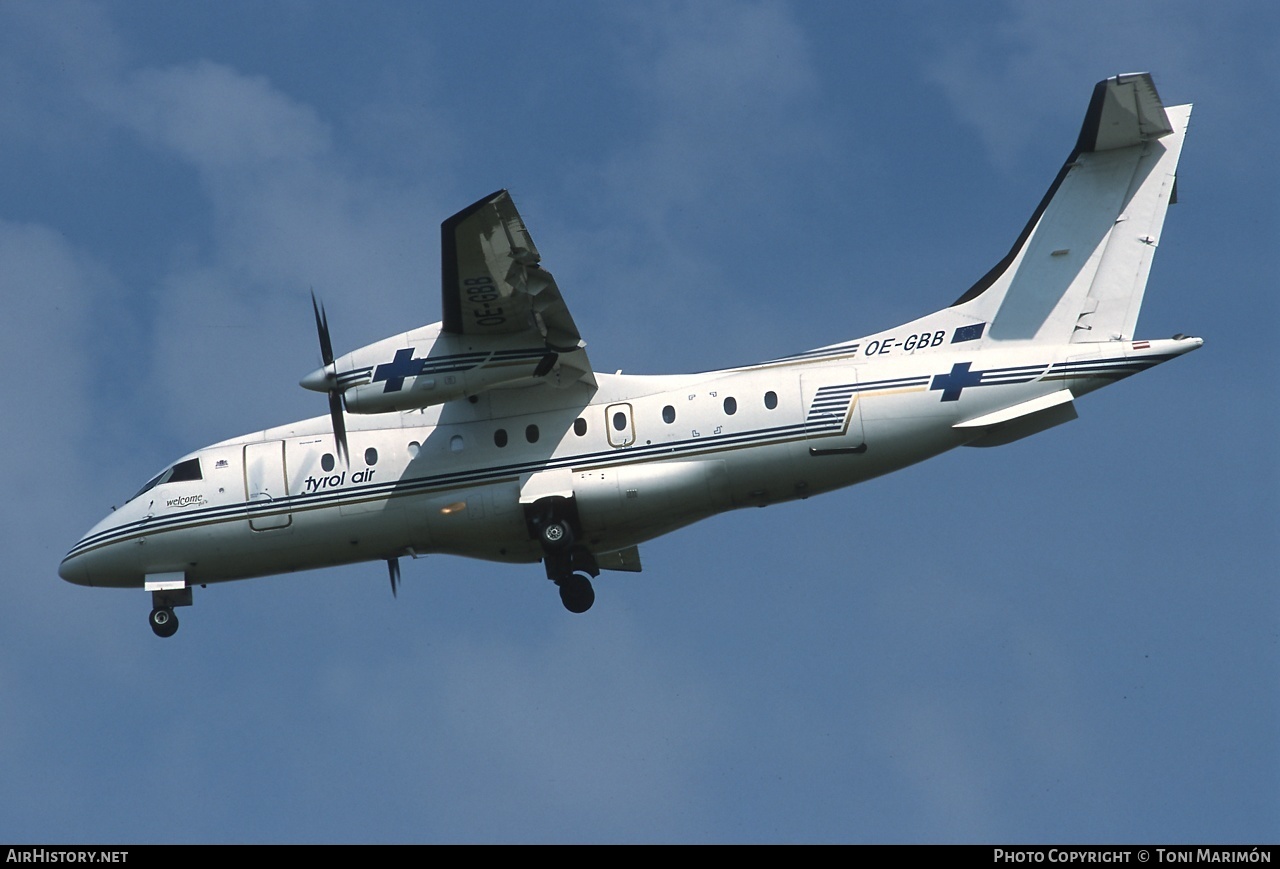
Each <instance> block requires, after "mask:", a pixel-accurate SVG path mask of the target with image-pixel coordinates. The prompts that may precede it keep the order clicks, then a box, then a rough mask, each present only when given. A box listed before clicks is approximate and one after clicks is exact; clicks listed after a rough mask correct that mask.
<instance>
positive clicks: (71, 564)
mask: <svg viewBox="0 0 1280 869" xmlns="http://www.w3.org/2000/svg"><path fill="white" fill-rule="evenodd" d="M58 576H60V577H62V578H63V579H65V580H66V581H67V582H73V583H75V584H76V585H88V584H89V571H88V570H87V569H86V568H85V563H84V558H83V557H82V556H78V555H74V554H70V553H69V554H68V555H67V557H66V558H64V559H62V563H61V564H59V565H58Z"/></svg>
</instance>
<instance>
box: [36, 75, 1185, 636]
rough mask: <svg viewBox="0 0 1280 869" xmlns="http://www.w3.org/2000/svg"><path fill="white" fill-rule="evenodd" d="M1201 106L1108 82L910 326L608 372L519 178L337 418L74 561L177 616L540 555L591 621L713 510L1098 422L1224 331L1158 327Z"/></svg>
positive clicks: (565, 598) (289, 428) (451, 240)
mask: <svg viewBox="0 0 1280 869" xmlns="http://www.w3.org/2000/svg"><path fill="white" fill-rule="evenodd" d="M1190 114H1191V106H1190V105H1180V106H1170V107H1166V106H1165V105H1164V103H1163V102H1162V101H1161V99H1160V96H1159V94H1158V93H1157V91H1156V87H1155V84H1154V82H1153V80H1152V78H1151V75H1150V74H1149V73H1133V74H1126V75H1119V76H1114V77H1112V78H1108V79H1105V80H1103V81H1101V82H1098V83H1097V84H1096V85H1095V87H1094V90H1093V94H1092V97H1091V99H1090V102H1089V107H1088V110H1087V112H1086V114H1085V119H1084V123H1083V125H1082V128H1081V131H1080V134H1079V137H1078V139H1077V141H1076V144H1075V147H1074V148H1073V149H1072V151H1071V153H1070V155H1069V156H1068V158H1067V160H1066V162H1065V163H1064V164H1063V166H1062V168H1061V170H1060V171H1059V172H1058V175H1057V177H1056V178H1054V180H1053V183H1052V185H1051V186H1050V187H1049V190H1048V192H1047V193H1046V194H1045V195H1044V197H1043V199H1042V200H1041V201H1040V203H1039V205H1038V206H1037V207H1036V209H1035V211H1034V213H1033V214H1032V216H1031V218H1030V220H1029V221H1028V222H1027V224H1026V226H1025V227H1024V228H1023V229H1022V231H1021V233H1020V234H1019V235H1018V237H1017V240H1016V241H1015V242H1014V244H1013V247H1012V248H1011V249H1010V250H1009V252H1008V253H1007V254H1006V255H1005V256H1004V257H1003V258H1002V259H1001V260H1000V261H999V262H998V263H996V264H995V266H994V267H992V268H991V269H990V270H989V271H988V272H987V273H986V274H985V275H983V276H982V277H981V278H980V279H979V280H978V281H977V282H976V283H974V284H973V286H971V287H970V288H969V289H968V290H967V291H965V292H964V293H963V294H962V295H961V296H960V297H959V298H958V299H957V300H956V301H955V302H954V303H953V304H951V305H950V306H948V307H945V308H942V309H941V310H939V311H936V312H934V313H931V314H928V315H926V316H924V317H921V318H919V319H916V320H913V321H911V322H909V323H905V324H903V325H900V326H896V327H894V328H892V329H887V330H884V331H880V332H875V333H872V334H869V335H866V336H863V337H860V338H857V339H854V340H850V341H844V342H841V343H837V344H832V345H828V346H825V347H819V348H817V349H814V350H809V351H807V352H803V353H797V354H795V355H791V356H785V357H782V358H778V359H772V360H770V361H767V362H762V363H759V364H754V365H747V366H743V367H737V368H728V369H723V370H717V371H708V372H703V373H698V374H678V375H660V376H657V375H654V376H645V375H631V374H622V373H621V372H619V373H617V374H606V373H603V372H600V371H596V370H595V369H594V368H593V366H592V365H591V363H590V361H589V360H588V358H587V353H586V349H585V348H586V343H585V342H584V341H583V339H582V337H581V335H580V334H579V331H578V328H577V326H576V325H575V323H574V320H573V318H572V316H570V314H569V310H568V308H567V307H566V305H565V302H564V300H563V298H562V297H561V294H560V289H559V287H558V286H557V284H556V282H555V280H554V278H553V277H552V276H551V274H550V272H548V271H546V270H545V269H543V268H542V266H541V255H540V254H539V252H538V249H537V247H535V246H534V243H533V239H532V238H531V237H530V235H529V232H528V230H527V229H526V228H525V225H524V222H523V221H522V220H521V218H520V215H519V213H518V212H517V211H516V208H515V205H514V204H513V202H512V199H511V196H510V194H509V193H508V192H507V191H505V190H499V191H498V192H496V193H494V194H492V195H490V196H486V197H484V198H483V199H481V200H479V201H477V202H475V203H474V204H472V205H470V206H468V207H466V208H464V209H463V210H462V211H459V212H458V213H457V214H455V215H453V216H452V217H450V218H449V219H447V220H445V221H444V223H443V224H442V225H441V275H442V292H443V319H442V320H441V321H440V322H438V323H435V324H432V325H428V326H422V327H420V328H417V329H412V330H410V331H408V332H404V333H402V334H399V335H395V336H393V337H390V338H386V339H384V340H381V341H378V342H376V343H373V344H370V345H368V346H366V347H362V348H360V349H358V350H354V351H352V352H350V353H347V354H345V355H343V356H337V357H335V356H334V353H333V347H332V341H331V338H330V333H329V326H328V318H327V315H326V314H325V312H324V309H323V307H321V306H320V305H318V304H317V302H316V299H315V295H314V293H313V294H312V299H311V303H312V312H313V316H314V318H315V323H316V330H317V334H318V337H319V342H320V350H321V359H322V361H323V365H322V367H320V368H319V369H317V370H316V371H313V372H312V373H310V374H308V375H307V376H306V377H304V378H303V379H302V381H301V385H302V386H303V387H305V388H307V389H310V390H315V391H317V392H322V393H325V394H326V395H327V396H328V402H329V414H328V416H318V417H316V418H313V419H308V420H303V421H300V422H295V423H291V424H288V425H282V426H277V427H275V428H268V429H265V430H263V431H258V432H253V433H251V434H247V435H243V436H241V437H236V438H231V439H230V440H225V441H222V442H220V443H216V444H213V445H211V446H207V447H203V448H202V449H199V450H196V451H195V452H192V453H189V454H188V455H186V456H183V457H182V458H180V459H179V460H178V461H176V462H174V463H173V464H171V465H169V466H168V467H167V468H165V470H164V471H162V472H161V473H159V474H157V475H156V476H154V477H152V478H151V479H150V480H149V481H148V482H147V483H146V484H145V485H144V486H143V487H142V488H141V489H140V490H139V491H138V493H137V494H136V495H134V496H133V497H132V498H130V499H129V500H128V502H126V503H125V504H124V505H123V506H121V507H120V508H119V509H117V510H114V511H113V512H111V513H110V514H109V515H107V516H106V517H105V518H104V519H103V520H102V521H100V522H99V523H98V524H97V525H95V526H94V527H93V528H92V529H91V530H90V531H89V532H88V533H87V534H85V535H84V537H83V538H82V539H81V540H80V541H79V542H78V543H76V544H75V546H74V547H72V549H71V551H70V552H69V553H68V554H67V556H66V557H65V558H64V559H63V561H62V563H61V565H60V567H59V570H58V572H59V574H60V575H61V577H62V578H63V579H65V580H67V581H69V582H72V583H76V584H80V585H87V586H107V587H119V588H142V589H144V590H145V591H147V592H149V593H150V594H151V601H152V610H151V614H150V625H151V628H152V630H153V631H154V632H155V634H156V635H158V636H161V637H169V636H172V635H173V634H174V633H175V631H177V628H178V619H177V616H176V615H175V614H174V609H175V608H177V607H182V606H189V605H191V603H192V590H193V588H194V587H195V586H197V585H199V586H201V587H202V588H203V587H205V586H206V585H207V584H209V583H217V582H225V581H230V580H239V579H248V578H251V577H259V576H266V575H271V574H278V573H284V572H290V571H300V570H309V569H313V568H321V567H328V566H333V565H340V564H348V563H353V562H363V561H379V560H380V561H385V562H386V564H387V570H388V573H389V576H390V580H391V590H392V593H393V594H395V593H396V590H397V587H398V584H399V579H400V568H399V564H400V559H401V558H403V557H406V556H411V557H417V556H420V555H426V554H431V553H447V554H452V555H459V556H468V557H472V558H479V559H486V560H489V561H494V562H511V563H536V562H539V561H541V562H542V564H543V566H544V569H545V573H546V576H547V578H548V579H549V580H551V581H552V582H553V583H554V584H555V585H556V587H557V588H558V590H559V594H560V598H561V602H562V604H563V605H564V607H565V608H566V609H568V610H569V611H570V612H574V613H581V612H585V611H586V610H588V609H589V608H590V607H591V606H592V603H593V602H594V600H595V589H594V586H593V584H592V580H593V579H598V577H599V575H600V573H601V571H603V570H610V571H632V572H634V571H639V570H640V569H641V561H640V553H639V545H640V544H642V543H644V542H646V541H648V540H652V539H654V538H656V537H658V536H660V535H663V534H666V533H668V532H670V531H674V530H675V529H678V528H681V527H683V526H687V525H689V524H691V523H694V522H697V521H698V520H701V519H704V518H706V517H709V516H712V515H715V514H718V513H721V512H724V511H728V510H733V509H738V508H743V507H758V506H766V505H771V504H777V503H780V502H784V501H791V500H795V499H801V498H808V497H810V496H813V495H817V494H820V493H823V492H829V491H832V490H835V489H839V488H843V487H846V486H850V485H852V484H854V483H858V482H861V481H863V480H868V479H871V478H872V477H878V476H880V475H882V474H887V473H889V472H891V471H895V470H898V469H899V468H904V467H906V466H908V465H912V464H915V463H916V462H920V461H922V460H924V459H927V458H929V457H931V456H935V455H938V454H939V453H942V452H945V451H947V450H950V449H952V448H954V447H959V446H971V447H992V446H998V445H1002V444H1007V443H1010V442H1012V441H1016V440H1019V439H1021V438H1025V437H1027V436H1029V435H1033V434H1036V433H1038V432H1041V431H1044V430H1046V429H1049V428H1051V427H1053V426H1057V425H1060V424H1062V423H1065V422H1068V421H1070V420H1072V419H1075V418H1076V409H1075V401H1076V399H1077V398H1079V397H1080V396H1082V395H1085V394H1086V393H1089V392H1092V391H1094V390H1096V389H1099V388H1101V387H1103V386H1106V385H1108V384H1110V383H1113V382H1115V381H1117V380H1122V379H1124V378H1126V377H1129V376H1130V375H1132V374H1136V373H1138V372H1140V371H1145V370H1146V369H1148V368H1151V367H1153V366H1156V365H1159V364H1160V363H1162V362H1166V361H1168V360H1170V359H1173V358H1174V357H1177V356H1181V355H1182V354H1184V353H1187V352H1189V351H1191V350H1194V349H1196V348H1198V347H1200V346H1201V344H1202V343H1203V341H1202V339H1200V338H1197V337H1189V336H1186V335H1181V334H1179V335H1175V336H1173V337H1172V338H1168V339H1149V340H1148V339H1143V340H1138V339H1136V338H1135V337H1134V330H1135V326H1136V323H1137V318H1138V311H1139V308H1140V307H1141V304H1142V299H1143V294H1144V292H1145V289H1146V285H1147V278H1148V274H1149V272H1150V269H1151V262H1152V258H1153V256H1154V255H1155V251H1156V248H1157V246H1158V244H1159V240H1160V234H1161V231H1162V228H1163V225H1164V219H1165V214H1166V211H1167V209H1168V206H1169V205H1170V204H1172V203H1173V202H1175V201H1176V199H1177V176H1176V168H1177V164H1178V158H1179V155H1180V153H1181V150H1182V143H1183V139H1184V137H1185V134H1186V129H1187V124H1188V120H1189V118H1190Z"/></svg>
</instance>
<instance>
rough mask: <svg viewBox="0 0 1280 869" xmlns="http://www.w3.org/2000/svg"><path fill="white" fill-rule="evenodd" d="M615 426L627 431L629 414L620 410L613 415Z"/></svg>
mask: <svg viewBox="0 0 1280 869" xmlns="http://www.w3.org/2000/svg"><path fill="white" fill-rule="evenodd" d="M613 427H614V428H615V429H617V430H618V431H625V430H626V428H627V415H626V414H625V413H622V412H621V411H619V412H618V413H615V414H614V415H613Z"/></svg>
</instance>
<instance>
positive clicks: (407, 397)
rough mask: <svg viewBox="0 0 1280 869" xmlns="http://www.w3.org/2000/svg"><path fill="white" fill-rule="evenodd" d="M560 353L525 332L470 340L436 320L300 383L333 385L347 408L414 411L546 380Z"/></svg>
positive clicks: (340, 360) (344, 358)
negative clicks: (537, 380)
mask: <svg viewBox="0 0 1280 869" xmlns="http://www.w3.org/2000/svg"><path fill="white" fill-rule="evenodd" d="M558 358H559V356H558V354H556V353H555V352H553V351H551V350H548V349H547V347H546V345H545V344H538V345H536V346H535V345H533V344H532V343H531V342H530V341H529V339H528V338H527V337H526V336H521V335H515V336H495V337H484V338H474V337H468V336H463V335H455V334H452V333H448V332H442V331H441V324H440V323H434V324H432V325H430V326H423V327H422V328H419V329H413V330H411V331H409V332H404V333H402V334H400V335H395V336H393V337H391V338H384V339H383V340H381V341H377V342H375V343H373V344H369V345H367V346H365V347H361V348H360V349H359V350H354V351H352V352H351V353H348V354H346V355H345V356H340V357H338V358H337V359H335V360H334V361H333V364H332V365H331V366H326V367H325V368H322V369H319V370H318V371H315V372H313V373H311V374H309V375H307V377H305V378H303V380H302V385H303V386H305V387H307V388H308V389H315V390H316V391H318V392H326V391H329V390H330V389H333V388H335V387H336V389H337V390H338V391H340V392H341V393H342V398H343V402H344V404H345V405H346V409H347V410H348V411H350V412H351V413H386V412H388V411H395V410H415V409H417V408H422V407H430V406H431V405H433V404H443V403H444V402H446V401H452V400H454V399H456V398H463V397H465V396H468V395H475V394H477V393H480V392H484V391H485V390H488V389H493V388H495V387H499V386H511V385H515V384H518V383H521V382H528V381H532V380H533V379H535V378H540V377H544V376H546V375H547V374H548V373H549V372H550V371H551V370H552V369H553V368H554V367H555V365H556V362H557V359H558Z"/></svg>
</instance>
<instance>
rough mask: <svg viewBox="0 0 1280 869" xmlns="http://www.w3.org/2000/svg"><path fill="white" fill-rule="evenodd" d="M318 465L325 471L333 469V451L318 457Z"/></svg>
mask: <svg viewBox="0 0 1280 869" xmlns="http://www.w3.org/2000/svg"><path fill="white" fill-rule="evenodd" d="M320 467H321V468H323V469H324V471H325V473H328V472H329V471H332V470H333V453H325V454H324V455H323V456H321V457H320Z"/></svg>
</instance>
